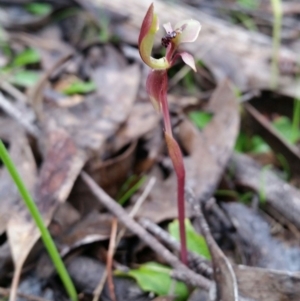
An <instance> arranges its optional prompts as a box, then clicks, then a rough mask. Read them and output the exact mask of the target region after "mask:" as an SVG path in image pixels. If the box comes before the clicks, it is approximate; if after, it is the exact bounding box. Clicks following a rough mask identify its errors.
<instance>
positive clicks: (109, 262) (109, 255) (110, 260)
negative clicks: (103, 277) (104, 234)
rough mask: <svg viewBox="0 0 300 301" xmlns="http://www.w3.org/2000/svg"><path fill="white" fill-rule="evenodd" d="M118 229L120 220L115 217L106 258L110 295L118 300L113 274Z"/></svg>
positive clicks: (114, 299) (115, 300) (113, 299)
mask: <svg viewBox="0 0 300 301" xmlns="http://www.w3.org/2000/svg"><path fill="white" fill-rule="evenodd" d="M117 230H118V220H117V219H116V218H114V219H113V221H112V225H111V235H110V240H109V246H108V253H107V259H106V274H107V283H108V288H109V295H110V298H111V300H112V301H117V298H116V293H115V285H114V280H113V275H112V263H113V257H114V253H115V247H116V236H117Z"/></svg>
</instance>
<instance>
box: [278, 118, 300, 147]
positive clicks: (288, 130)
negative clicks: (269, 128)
mask: <svg viewBox="0 0 300 301" xmlns="http://www.w3.org/2000/svg"><path fill="white" fill-rule="evenodd" d="M273 126H274V127H275V128H276V130H277V131H278V132H279V133H280V134H281V136H283V137H284V138H285V139H286V140H287V141H288V142H290V143H292V144H294V143H296V142H297V141H298V140H299V138H300V132H299V130H298V131H296V132H295V133H294V129H293V124H292V121H291V120H290V118H288V117H286V116H281V117H278V118H276V119H275V120H274V121H273Z"/></svg>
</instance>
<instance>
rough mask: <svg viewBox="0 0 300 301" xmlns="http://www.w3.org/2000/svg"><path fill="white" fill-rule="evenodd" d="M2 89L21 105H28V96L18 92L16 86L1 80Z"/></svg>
mask: <svg viewBox="0 0 300 301" xmlns="http://www.w3.org/2000/svg"><path fill="white" fill-rule="evenodd" d="M0 87H1V89H2V90H3V91H5V92H6V93H7V94H9V95H11V96H12V97H13V98H14V99H16V100H18V101H19V102H20V103H23V104H28V98H27V96H26V95H25V94H24V93H22V92H21V91H20V90H18V89H17V88H16V87H15V86H13V85H12V84H10V83H9V82H7V81H5V80H1V82H0Z"/></svg>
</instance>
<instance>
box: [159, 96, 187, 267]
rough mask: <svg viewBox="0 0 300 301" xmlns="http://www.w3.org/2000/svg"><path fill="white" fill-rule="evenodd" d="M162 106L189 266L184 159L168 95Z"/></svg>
mask: <svg viewBox="0 0 300 301" xmlns="http://www.w3.org/2000/svg"><path fill="white" fill-rule="evenodd" d="M161 106H162V112H163V119H164V127H165V139H166V143H167V147H168V151H169V155H170V158H171V160H172V163H173V166H174V169H175V172H176V176H177V209H178V221H179V235H180V257H181V261H182V262H183V263H184V264H187V246H186V234H185V223H184V219H185V200H184V185H185V169H184V164H183V157H182V153H181V150H180V147H179V145H178V143H177V141H176V140H175V139H174V137H173V134H172V127H171V120H170V113H169V106H168V101H167V95H164V96H163V97H162V99H161Z"/></svg>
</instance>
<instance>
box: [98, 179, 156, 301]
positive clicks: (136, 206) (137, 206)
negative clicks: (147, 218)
mask: <svg viewBox="0 0 300 301" xmlns="http://www.w3.org/2000/svg"><path fill="white" fill-rule="evenodd" d="M155 182H156V178H155V177H152V178H151V179H150V181H149V182H148V184H147V186H146V188H145V190H144V191H143V193H142V195H141V196H140V197H139V198H138V200H137V202H136V203H135V204H134V206H133V208H132V210H131V212H130V213H129V216H130V217H131V218H133V217H134V216H135V215H136V214H137V212H138V211H139V209H140V208H141V206H142V204H143V203H144V201H145V200H146V198H147V196H148V195H149V193H150V192H151V190H152V188H153V186H154V184H155ZM125 231H126V228H122V229H121V231H120V232H119V234H118V236H117V240H116V247H117V246H118V244H119V242H120V240H121V239H122V237H123V235H124V234H125ZM114 252H115V250H114ZM106 279H107V271H106V270H105V271H104V273H103V275H102V278H101V280H100V282H99V284H98V285H97V287H96V289H95V290H94V297H93V301H98V300H99V297H100V295H101V292H102V290H103V287H104V284H105V282H106Z"/></svg>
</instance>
